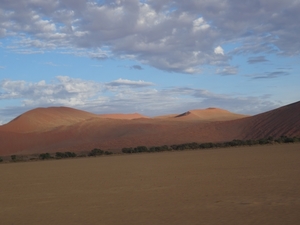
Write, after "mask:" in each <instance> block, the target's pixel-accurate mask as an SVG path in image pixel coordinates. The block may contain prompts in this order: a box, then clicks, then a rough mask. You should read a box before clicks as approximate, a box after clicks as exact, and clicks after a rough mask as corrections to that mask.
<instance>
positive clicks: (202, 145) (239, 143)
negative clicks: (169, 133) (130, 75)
mask: <svg viewBox="0 0 300 225" xmlns="http://www.w3.org/2000/svg"><path fill="white" fill-rule="evenodd" d="M295 142H300V138H299V137H287V136H281V137H279V138H273V137H268V138H262V139H259V140H232V141H228V142H217V143H212V142H207V143H197V142H192V143H185V144H177V145H170V146H168V145H163V146H153V147H150V148H148V147H146V146H137V147H135V148H123V149H122V152H123V153H140V152H163V151H180V150H189V149H209V148H226V147H234V146H251V145H265V144H274V143H295ZM111 154H113V153H112V152H110V151H103V150H101V149H98V148H95V149H93V150H91V151H90V152H89V153H88V154H87V155H86V154H81V155H77V154H76V153H74V152H56V153H55V154H50V153H42V154H40V155H39V158H38V159H40V160H47V159H65V158H75V157H86V156H88V157H91V156H101V155H111ZM11 161H12V162H19V161H24V160H23V158H22V156H17V155H11ZM1 162H3V159H2V158H1V157H0V163H1Z"/></svg>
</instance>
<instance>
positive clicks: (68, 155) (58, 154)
mask: <svg viewBox="0 0 300 225" xmlns="http://www.w3.org/2000/svg"><path fill="white" fill-rule="evenodd" d="M55 157H56V158H57V159H63V158H74V157H76V154H75V153H74V152H56V153H55Z"/></svg>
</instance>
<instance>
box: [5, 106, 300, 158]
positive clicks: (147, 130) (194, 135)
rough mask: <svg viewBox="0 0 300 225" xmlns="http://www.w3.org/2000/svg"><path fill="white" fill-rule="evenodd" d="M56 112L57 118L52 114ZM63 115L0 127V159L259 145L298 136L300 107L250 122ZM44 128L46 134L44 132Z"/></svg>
mask: <svg viewBox="0 0 300 225" xmlns="http://www.w3.org/2000/svg"><path fill="white" fill-rule="evenodd" d="M49 109H50V110H49ZM37 110H38V112H39V111H43V110H40V109H37ZM45 110H46V109H45ZM52 110H54V111H53V112H54V114H55V113H56V114H55V115H56V116H54V114H51V113H50V111H52ZM64 110H65V111H64ZM218 110H219V109H218ZM62 111H64V112H69V113H66V114H68V115H69V117H67V118H68V119H66V118H64V117H63V116H62V114H63V113H62V112H60V113H58V111H57V109H52V108H48V109H47V110H46V112H47V113H46V115H47V116H45V115H44V114H43V115H44V116H42V117H41V118H40V119H39V120H38V122H37V121H35V122H34V123H33V122H32V120H33V118H30V119H31V120H27V118H26V117H25V116H26V113H25V114H23V115H21V116H20V117H18V118H16V119H15V120H14V121H12V122H11V123H9V124H7V125H4V126H2V127H0V155H9V154H28V153H39V152H57V151H74V152H78V151H90V150H92V149H94V148H101V149H103V150H111V151H114V152H120V151H121V149H122V148H123V147H136V146H139V145H145V146H148V147H151V146H160V145H172V144H182V143H187V142H199V143H201V142H220V141H231V140H233V139H259V138H264V137H269V136H274V137H279V136H281V135H287V136H300V102H296V103H294V104H290V105H287V106H284V107H281V108H278V109H275V110H272V111H269V112H266V113H262V114H258V115H255V116H251V117H246V118H241V119H237V120H230V121H213V122H203V120H194V119H192V120H190V119H178V118H175V119H169V118H167V119H162V118H160V119H149V118H139V119H111V118H110V119H105V118H101V116H98V115H95V114H90V113H86V112H83V111H79V110H78V111H77V110H73V109H69V108H63V109H62ZM192 112H193V111H192ZM48 113H49V114H48ZM61 113H62V114H61ZM57 114H59V115H57ZM195 114H196V113H195ZM24 115H25V116H24ZM38 115H41V113H38ZM64 115H65V114H64ZM70 115H72V116H70ZM182 116H184V115H182ZM58 117H60V118H58ZM37 118H38V117H37ZM53 118H55V120H53ZM61 120H62V121H61ZM20 121H22V123H23V124H25V125H24V126H26V128H27V129H29V130H30V129H31V130H34V129H37V127H38V128H39V131H40V132H31V133H25V131H26V130H25V129H24V128H23V133H21V132H20V129H19V126H20V124H21V122H20ZM43 123H45V124H48V125H47V126H46V128H48V129H45V127H43V126H42V125H43ZM12 124H13V125H12ZM49 124H50V125H52V124H54V125H53V126H52V129H49V127H51V126H50V125H49ZM17 125H19V126H17ZM39 126H41V127H39ZM7 127H9V128H10V129H8V128H7ZM53 127H55V129H53ZM4 128H5V129H4ZM41 128H43V129H44V130H43V132H42V129H41ZM14 129H16V131H15V132H13V131H14Z"/></svg>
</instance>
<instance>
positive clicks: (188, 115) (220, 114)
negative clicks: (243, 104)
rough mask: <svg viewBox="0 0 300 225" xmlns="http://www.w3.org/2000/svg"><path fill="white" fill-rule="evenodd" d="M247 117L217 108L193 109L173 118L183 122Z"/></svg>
mask: <svg viewBox="0 0 300 225" xmlns="http://www.w3.org/2000/svg"><path fill="white" fill-rule="evenodd" d="M244 117H247V116H246V115H242V114H236V113H232V112H229V111H227V110H224V109H219V108H207V109H194V110H189V111H187V112H185V113H182V114H180V115H177V116H175V118H178V119H185V120H203V121H226V120H235V119H240V118H244Z"/></svg>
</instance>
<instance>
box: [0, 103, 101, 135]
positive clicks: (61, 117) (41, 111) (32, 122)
mask: <svg viewBox="0 0 300 225" xmlns="http://www.w3.org/2000/svg"><path fill="white" fill-rule="evenodd" d="M96 116H97V115H96V114H92V113H89V112H85V111H81V110H77V109H72V108H68V107H50V108H37V109H33V110H30V111H28V112H26V113H24V114H22V115H20V116H18V117H17V118H15V119H14V120H12V121H11V122H9V123H7V124H5V125H3V126H0V131H10V132H18V133H29V132H40V131H45V130H49V129H53V128H55V127H59V126H66V125H71V124H74V123H77V122H80V121H83V120H87V119H89V118H92V117H96Z"/></svg>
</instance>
